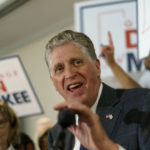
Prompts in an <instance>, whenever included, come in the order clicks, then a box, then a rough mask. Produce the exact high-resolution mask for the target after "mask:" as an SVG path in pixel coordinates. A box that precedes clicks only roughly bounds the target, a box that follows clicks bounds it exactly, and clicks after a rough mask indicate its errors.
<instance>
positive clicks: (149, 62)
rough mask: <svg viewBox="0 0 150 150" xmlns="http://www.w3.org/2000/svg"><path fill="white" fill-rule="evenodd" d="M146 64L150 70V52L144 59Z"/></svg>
mask: <svg viewBox="0 0 150 150" xmlns="http://www.w3.org/2000/svg"><path fill="white" fill-rule="evenodd" d="M144 65H145V67H146V69H148V70H149V71H150V54H149V56H148V57H147V58H146V60H145V61H144Z"/></svg>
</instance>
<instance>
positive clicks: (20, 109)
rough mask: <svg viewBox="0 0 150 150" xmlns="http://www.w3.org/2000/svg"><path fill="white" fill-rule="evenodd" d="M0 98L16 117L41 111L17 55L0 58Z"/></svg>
mask: <svg viewBox="0 0 150 150" xmlns="http://www.w3.org/2000/svg"><path fill="white" fill-rule="evenodd" d="M0 100H1V101H5V102H6V103H8V104H9V105H10V106H11V107H12V108H13V109H14V110H15V112H16V114H17V116H18V117H25V116H29V115H35V114H39V113H42V112H43V111H42V108H41V106H40V103H39V101H38V98H37V96H36V94H35V91H34V89H33V87H32V84H31V82H30V80H29V78H28V76H27V73H26V72H25V69H24V67H23V64H22V63H21V60H20V58H19V56H10V57H5V58H0Z"/></svg>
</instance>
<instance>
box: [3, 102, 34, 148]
mask: <svg viewBox="0 0 150 150" xmlns="http://www.w3.org/2000/svg"><path fill="white" fill-rule="evenodd" d="M0 150H35V148H34V143H33V141H32V140H31V138H30V137H29V136H28V135H27V134H25V133H23V132H20V129H19V119H18V117H17V115H16V113H15V111H14V110H13V109H12V108H11V107H10V106H9V105H8V104H7V103H5V102H4V101H1V100H0Z"/></svg>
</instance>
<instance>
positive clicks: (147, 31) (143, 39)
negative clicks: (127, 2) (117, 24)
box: [137, 0, 150, 59]
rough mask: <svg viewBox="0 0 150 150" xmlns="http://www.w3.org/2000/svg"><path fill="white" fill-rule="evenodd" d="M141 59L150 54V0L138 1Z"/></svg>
mask: <svg viewBox="0 0 150 150" xmlns="http://www.w3.org/2000/svg"><path fill="white" fill-rule="evenodd" d="M137 6H138V51H139V58H140V59H141V58H145V57H147V56H148V55H149V53H150V0H137Z"/></svg>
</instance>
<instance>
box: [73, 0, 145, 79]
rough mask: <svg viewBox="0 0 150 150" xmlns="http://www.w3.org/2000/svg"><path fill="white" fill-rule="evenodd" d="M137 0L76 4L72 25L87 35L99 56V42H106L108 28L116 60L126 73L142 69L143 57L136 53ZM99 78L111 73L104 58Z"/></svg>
mask: <svg viewBox="0 0 150 150" xmlns="http://www.w3.org/2000/svg"><path fill="white" fill-rule="evenodd" d="M136 6H137V5H136V0H99V1H88V2H80V3H76V4H75V27H76V30H77V31H80V32H83V33H85V34H87V35H88V36H89V37H90V38H91V40H92V41H93V43H94V46H95V49H96V54H97V56H98V57H99V56H100V45H101V44H108V38H107V32H108V31H110V32H111V34H112V38H113V43H114V47H115V59H116V61H117V63H118V64H119V65H120V66H121V67H122V68H123V69H124V70H125V71H126V72H131V73H132V72H140V71H143V70H145V67H144V64H143V60H139V59H138V55H137V32H136V29H137V20H136V19H137V7H136ZM99 59H100V61H101V77H102V78H103V77H111V76H113V74H112V72H111V70H110V68H109V67H108V66H107V65H106V63H105V61H104V59H103V58H101V57H99Z"/></svg>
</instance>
